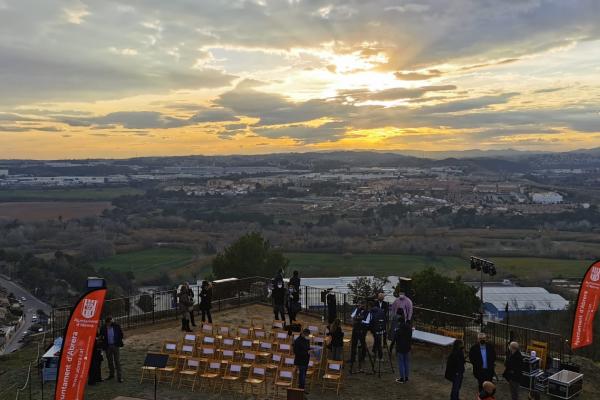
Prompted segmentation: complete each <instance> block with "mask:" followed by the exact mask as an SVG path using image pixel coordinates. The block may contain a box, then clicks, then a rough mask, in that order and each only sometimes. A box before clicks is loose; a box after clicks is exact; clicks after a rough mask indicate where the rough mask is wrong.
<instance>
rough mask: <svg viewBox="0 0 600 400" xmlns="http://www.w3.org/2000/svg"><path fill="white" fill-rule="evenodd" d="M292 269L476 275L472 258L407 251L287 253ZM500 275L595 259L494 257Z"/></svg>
mask: <svg viewBox="0 0 600 400" xmlns="http://www.w3.org/2000/svg"><path fill="white" fill-rule="evenodd" d="M286 256H287V257H288V258H289V259H290V267H289V269H290V270H294V269H297V270H299V271H300V272H301V274H302V275H304V276H307V277H308V276H312V277H316V276H354V275H386V276H387V275H394V276H407V275H411V274H413V273H414V272H418V271H420V270H422V269H424V268H427V267H434V268H436V269H437V270H438V271H439V272H441V273H444V274H448V275H451V276H454V275H457V274H458V275H461V276H463V277H475V274H473V272H472V271H471V269H470V266H469V261H468V260H467V259H463V258H460V257H428V256H413V255H403V254H352V255H343V254H331V253H286ZM490 259H491V260H492V261H494V262H495V263H496V268H497V270H498V277H502V276H509V275H514V276H516V277H518V278H519V279H531V280H536V279H546V278H553V277H560V276H562V277H577V276H581V275H583V273H584V272H585V270H586V269H587V267H588V266H589V265H590V264H591V261H585V260H584V261H578V260H558V259H552V258H534V257H529V258H527V257H523V258H511V257H491V258H490Z"/></svg>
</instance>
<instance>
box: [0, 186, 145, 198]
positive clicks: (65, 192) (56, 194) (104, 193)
mask: <svg viewBox="0 0 600 400" xmlns="http://www.w3.org/2000/svg"><path fill="white" fill-rule="evenodd" d="M143 193H144V192H143V191H142V190H140V189H136V188H132V187H114V188H77V189H39V190H33V189H27V190H25V189H23V190H21V189H2V190H0V201H46V200H62V201H71V200H73V201H74V200H80V201H81V200H83V201H110V200H112V199H114V198H117V197H119V196H125V195H134V194H143Z"/></svg>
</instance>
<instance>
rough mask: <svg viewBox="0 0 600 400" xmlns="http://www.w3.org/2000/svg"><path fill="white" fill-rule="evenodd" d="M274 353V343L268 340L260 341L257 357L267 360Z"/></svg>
mask: <svg viewBox="0 0 600 400" xmlns="http://www.w3.org/2000/svg"><path fill="white" fill-rule="evenodd" d="M272 352H273V342H270V341H268V340H265V341H260V342H259V343H258V351H257V355H258V356H259V357H262V358H267V357H269V355H271V353H272Z"/></svg>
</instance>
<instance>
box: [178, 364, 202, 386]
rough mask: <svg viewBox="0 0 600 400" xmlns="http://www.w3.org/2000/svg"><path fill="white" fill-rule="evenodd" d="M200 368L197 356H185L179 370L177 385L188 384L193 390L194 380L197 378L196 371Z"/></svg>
mask: <svg viewBox="0 0 600 400" xmlns="http://www.w3.org/2000/svg"><path fill="white" fill-rule="evenodd" d="M199 370H200V360H198V359H197V358H187V359H186V360H185V364H183V368H182V369H181V371H179V385H178V386H177V387H179V388H180V387H181V386H182V385H183V386H189V387H191V388H192V392H193V391H194V387H195V386H196V381H197V380H198V371H199Z"/></svg>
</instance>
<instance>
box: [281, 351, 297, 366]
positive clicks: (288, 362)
mask: <svg viewBox="0 0 600 400" xmlns="http://www.w3.org/2000/svg"><path fill="white" fill-rule="evenodd" d="M281 366H283V367H286V368H290V367H292V368H293V367H294V356H290V355H287V354H285V355H284V356H283V360H282V361H281Z"/></svg>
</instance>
